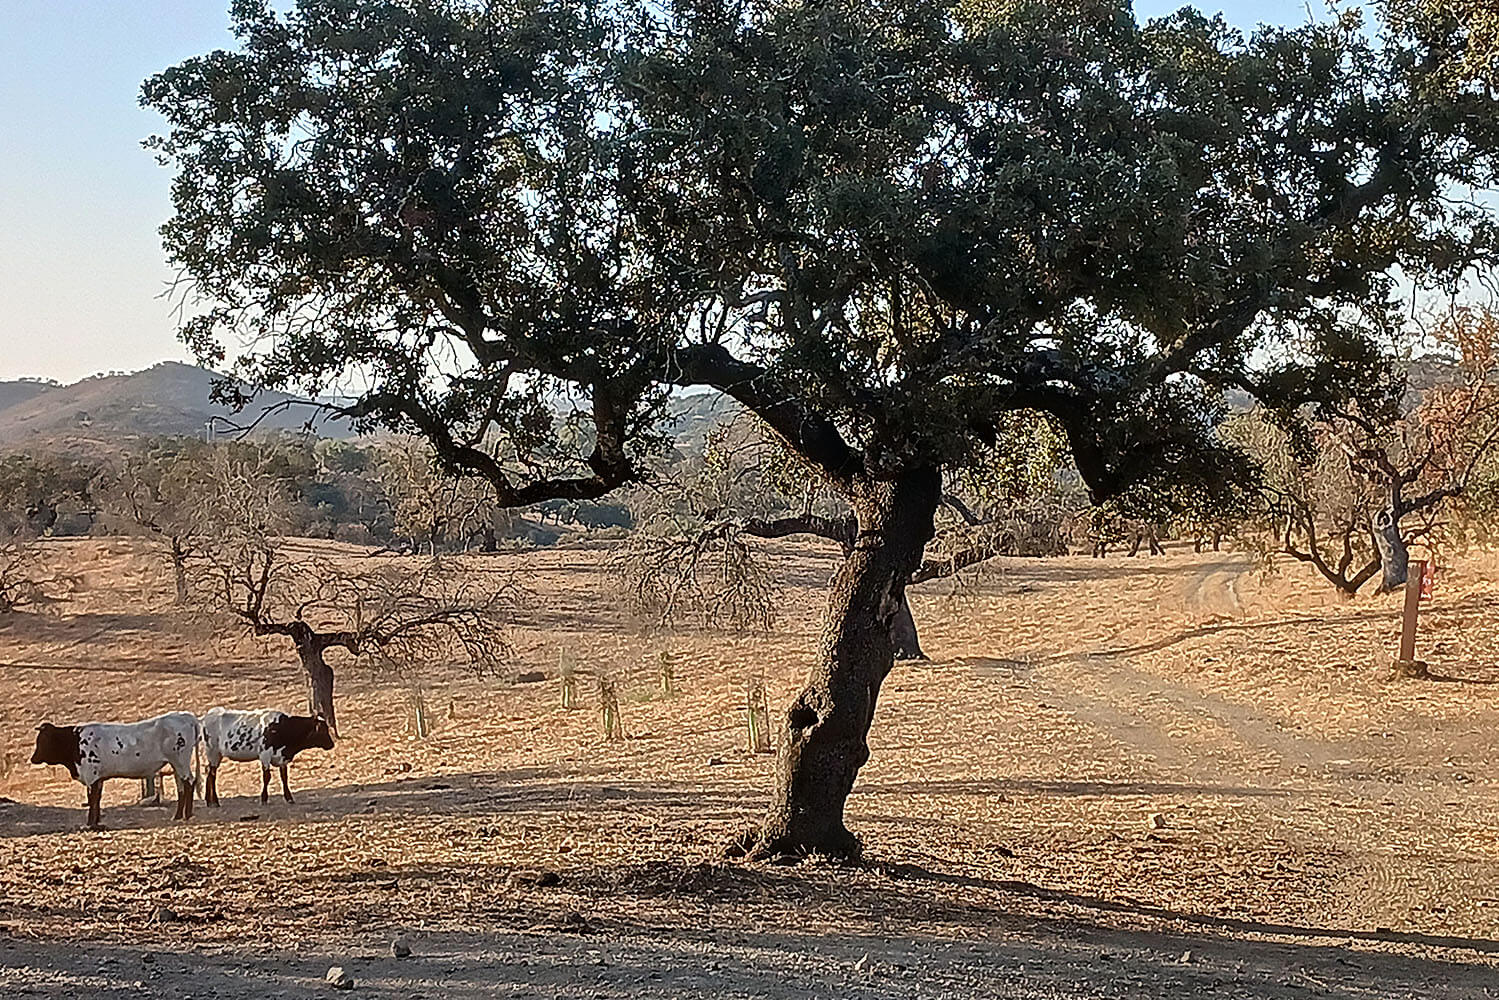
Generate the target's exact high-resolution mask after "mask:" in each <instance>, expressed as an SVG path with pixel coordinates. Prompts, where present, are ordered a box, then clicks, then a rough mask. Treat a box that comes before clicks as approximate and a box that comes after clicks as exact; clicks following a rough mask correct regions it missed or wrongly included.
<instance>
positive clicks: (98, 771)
mask: <svg viewBox="0 0 1499 1000" xmlns="http://www.w3.org/2000/svg"><path fill="white" fill-rule="evenodd" d="M199 736H200V730H199V728H198V718H197V716H195V715H193V714H192V713H191V712H168V713H166V714H165V715H158V716H156V717H155V718H151V719H144V720H142V721H140V722H85V723H82V724H81V725H76V726H54V725H53V724H52V723H50V722H43V723H42V724H41V725H40V726H38V727H37V729H36V751H35V752H34V753H33V754H32V755H31V762H32V763H33V764H57V765H61V766H62V767H65V768H67V769H68V773H69V774H71V775H72V776H73V777H74V778H75V779H76V780H78V781H79V782H80V783H82V785H83V787H85V788H87V789H88V826H89V828H90V829H97V828H98V827H99V825H100V824H99V819H100V815H99V814H100V805H99V804H100V800H101V799H102V798H103V795H104V781H105V779H107V778H153V777H154V776H155V775H156V773H157V772H158V771H160V770H161V769H162V768H164V767H170V768H171V769H172V773H173V774H174V775H175V776H176V778H177V814H176V818H177V819H191V818H192V815H193V787H194V785H196V783H197V778H196V776H195V775H194V774H193V754H194V753H195V752H196V751H197V749H198V739H199Z"/></svg>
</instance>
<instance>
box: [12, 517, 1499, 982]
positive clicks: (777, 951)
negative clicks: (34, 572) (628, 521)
mask: <svg viewBox="0 0 1499 1000" xmlns="http://www.w3.org/2000/svg"><path fill="white" fill-rule="evenodd" d="M777 551H778V558H779V559H780V565H782V566H783V568H784V571H785V573H786V576H787V578H788V579H789V580H791V581H793V583H794V585H795V586H797V587H799V588H803V591H804V592H801V593H793V594H792V595H791V597H790V599H788V600H787V602H786V606H787V607H788V608H790V609H792V610H791V613H790V616H789V620H788V621H786V622H785V623H784V627H783V628H781V629H779V630H778V631H777V632H776V634H774V635H772V636H769V637H733V636H722V635H705V634H702V633H679V634H672V635H660V634H641V631H640V629H639V628H638V623H633V622H631V621H629V619H628V617H627V616H626V615H624V614H623V613H622V612H621V611H619V610H618V609H615V608H613V607H612V606H610V604H609V602H608V601H607V600H604V599H601V598H600V595H601V594H603V593H606V592H607V589H608V586H609V583H608V581H607V580H606V579H604V578H603V577H601V576H600V575H599V574H598V572H597V567H598V565H599V562H600V553H599V552H597V551H587V550H582V551H555V552H547V553H540V554H536V555H532V556H527V557H524V558H518V559H512V557H506V561H507V562H510V561H515V562H517V563H518V564H519V565H520V566H521V567H522V568H523V569H524V571H525V573H526V577H527V579H528V581H530V585H531V586H532V588H533V590H534V594H533V597H532V599H531V601H530V602H529V603H528V606H527V608H528V610H527V611H526V618H525V621H524V622H522V623H521V624H520V625H519V626H518V627H517V630H516V647H517V651H518V657H519V659H520V661H521V662H519V663H518V664H517V667H518V669H550V668H552V667H554V666H555V663H556V657H557V655H558V650H559V649H560V648H566V649H568V650H569V651H570V652H572V653H574V654H575V655H577V656H578V658H579V661H580V662H581V663H582V664H583V665H584V667H585V669H607V670H610V671H611V672H613V673H615V674H616V675H617V676H618V677H619V678H620V679H621V686H622V690H623V691H625V692H626V694H625V698H626V700H625V702H624V705H623V714H624V717H625V722H626V727H627V730H628V732H629V735H630V737H631V738H630V739H628V740H626V741H625V742H624V743H623V744H615V745H608V744H604V743H602V742H601V741H600V740H599V738H598V735H597V732H598V722H597V719H596V717H595V715H594V713H593V712H592V711H589V710H580V711H574V712H562V711H561V710H559V709H557V708H556V691H555V685H554V684H553V683H550V682H548V683H543V684H530V685H517V686H511V685H508V684H505V683H501V682H494V681H483V682H476V681H474V680H472V679H471V678H466V677H464V676H462V675H459V674H452V675H438V676H434V677H431V678H428V679H427V681H426V687H427V700H428V704H429V707H432V708H433V709H434V710H435V713H436V714H438V715H439V716H440V721H439V728H438V731H437V733H436V734H435V735H434V736H433V737H432V738H431V739H429V740H427V741H416V740H413V739H409V738H408V737H407V735H406V730H407V728H408V726H409V717H410V709H409V707H408V705H407V698H408V692H407V691H406V690H405V689H404V688H402V687H400V686H398V685H394V684H391V683H389V682H382V681H379V680H378V679H375V678H371V677H368V676H365V675H361V674H358V673H355V672H353V671H352V670H351V671H350V672H347V673H345V674H344V675H343V677H342V678H341V680H340V694H341V697H342V698H343V705H344V708H343V710H342V714H344V716H345V726H344V728H345V730H346V736H348V737H350V738H349V739H348V740H346V741H345V742H343V743H341V744H340V746H339V748H338V750H337V752H336V753H335V754H334V755H331V756H329V757H319V758H308V759H306V760H302V759H299V760H298V763H297V766H296V767H295V768H294V770H293V775H294V777H293V785H294V788H296V789H297V790H298V791H299V802H298V804H297V805H295V806H291V807H286V806H284V805H282V804H280V803H279V802H274V801H273V802H272V803H271V804H270V805H269V806H266V807H261V806H260V805H259V803H258V802H255V801H251V800H249V799H248V798H245V796H247V795H248V794H249V793H250V791H251V790H252V788H253V789H255V790H258V782H257V780H256V776H254V775H253V770H254V769H253V768H246V769H242V770H240V771H238V772H234V773H232V774H231V773H230V772H227V771H226V772H225V776H224V779H225V780H224V785H223V789H224V795H225V799H226V802H227V803H228V804H227V806H226V808H225V809H224V810H223V811H222V812H221V813H208V812H206V811H204V812H200V813H199V816H198V818H196V819H195V820H194V822H193V823H192V824H190V825H188V826H186V827H183V826H174V825H172V824H170V823H169V822H168V820H167V817H168V816H169V815H170V813H169V811H168V810H156V809H148V808H144V807H134V806H130V805H126V804H125V803H127V802H128V800H129V798H130V792H131V789H128V788H126V787H125V786H126V784H127V783H125V782H119V783H117V784H118V785H119V787H118V788H115V787H114V786H113V785H112V786H111V787H110V788H109V789H108V790H107V791H106V797H105V819H106V822H107V823H109V824H110V825H111V826H112V828H113V829H112V830H111V831H110V832H106V833H103V834H97V835H89V834H83V833H80V832H78V831H77V825H78V823H79V821H80V819H81V808H80V807H81V801H82V793H81V791H80V790H79V789H78V786H76V785H70V784H68V783H67V782H66V780H65V775H58V774H53V773H49V772H47V771H45V770H43V769H33V768H30V767H29V766H27V765H25V764H24V760H25V757H26V755H27V754H28V753H29V739H30V732H31V730H32V728H33V726H34V724H35V721H36V720H37V719H39V718H41V717H44V716H45V717H51V718H53V719H54V720H62V719H67V720H70V721H71V720H76V719H78V718H81V717H85V716H104V715H117V716H125V715H129V714H135V713H142V712H144V711H147V710H151V711H155V710H160V709H161V708H164V707H178V706H180V707H186V708H193V709H196V710H199V711H202V710H204V709H206V708H207V707H209V706H210V705H212V704H217V703H240V704H270V703H277V704H282V705H286V706H288V707H293V706H295V705H296V704H297V692H298V682H297V675H296V672H295V669H294V668H292V667H291V666H289V665H287V662H286V661H287V659H288V657H287V656H286V655H285V652H284V651H282V650H279V649H277V648H276V647H273V646H271V647H259V646H256V645H254V644H249V643H246V644H229V645H224V646H221V647H211V646H209V647H205V646H204V645H202V644H201V643H199V642H197V641H194V640H192V639H191V638H190V637H189V635H188V634H187V632H186V631H185V630H186V629H188V628H189V625H190V623H187V622H185V621H184V620H182V619H180V618H179V617H177V616H175V615H174V614H173V613H171V612H169V611H166V610H163V608H165V605H166V597H165V591H164V589H163V588H162V586H161V584H162V581H161V580H160V579H159V576H160V575H159V573H157V571H156V565H155V563H154V562H152V561H151V560H150V558H149V557H148V555H147V554H146V553H144V552H142V551H137V550H136V549H135V547H134V546H133V545H132V544H130V543H125V542H103V543H100V542H86V543H71V544H70V545H67V546H62V545H59V546H58V547H57V552H56V554H57V557H58V558H64V559H66V560H67V561H68V563H69V565H71V566H73V567H75V568H76V569H78V570H80V571H81V572H82V574H83V577H84V585H85V590H84V591H83V592H82V593H81V594H80V595H79V598H78V600H77V601H76V602H74V603H73V604H70V605H63V606H60V607H58V608H56V609H54V610H51V611H49V612H45V613H40V614H28V615H22V616H17V617H16V618H15V619H14V620H13V621H12V622H10V623H7V624H5V625H0V663H3V664H6V666H3V667H0V684H3V685H4V689H5V694H6V696H7V697H6V698H5V699H4V700H3V701H0V727H3V732H4V733H5V734H7V735H6V736H5V737H4V740H5V742H4V750H3V751H0V752H3V753H4V754H5V755H8V760H9V761H10V767H9V771H10V773H9V775H8V776H7V775H6V774H5V773H4V772H5V770H6V766H5V759H6V758H0V795H3V796H6V797H8V798H10V799H12V800H15V802H14V804H9V805H0V995H4V996H9V995H12V994H15V995H40V996H93V995H99V994H100V993H101V992H102V991H104V990H109V991H113V992H117V993H119V994H121V995H123V996H130V995H132V990H134V991H135V995H150V996H205V995H208V996H221V997H241V996H243V997H251V996H256V997H259V996H275V995H278V993H279V994H284V995H285V996H288V997H299V996H311V995H319V996H322V995H328V994H329V993H331V990H330V988H329V987H327V986H325V985H324V984H322V982H321V979H322V974H323V972H324V971H325V970H326V969H327V967H328V965H330V964H335V963H336V964H341V965H344V966H345V967H346V968H348V969H349V971H350V972H351V973H352V974H353V975H354V976H355V978H356V979H357V980H358V981H359V986H358V988H357V994H356V995H374V996H392V997H397V996H399V997H406V996H418V995H425V996H430V997H468V996H503V995H517V996H567V997H571V996H582V997H588V996H602V997H614V996H626V995H628V996H646V997H651V996H662V997H676V996H702V995H711V996H785V997H791V996H805V995H825V996H855V997H858V996H871V997H874V996H881V997H883V996H892V997H896V996H901V997H904V996H931V997H940V996H953V997H960V996H1015V997H1094V996H1121V997H1133V996H1142V997H1143V996H1153V997H1160V996H1245V997H1253V996H1288V997H1289V996H1390V997H1397V996H1409V995H1412V994H1417V995H1433V996H1489V995H1499V970H1496V967H1495V963H1496V958H1499V955H1496V952H1499V941H1496V940H1495V938H1496V937H1499V933H1496V931H1499V918H1496V913H1499V794H1496V792H1499V786H1496V785H1495V783H1494V781H1493V780H1492V774H1491V772H1490V762H1491V761H1492V760H1494V759H1495V758H1496V756H1499V755H1496V753H1495V750H1496V749H1499V746H1496V743H1499V725H1496V722H1499V718H1496V715H1499V713H1496V711H1495V708H1496V702H1495V693H1496V689H1495V688H1494V687H1493V686H1492V685H1493V684H1494V683H1495V682H1496V681H1499V641H1496V640H1499V622H1496V616H1495V615H1494V613H1493V608H1494V602H1495V598H1496V596H1499V586H1495V585H1494V584H1493V583H1491V582H1490V581H1491V580H1492V579H1493V577H1494V573H1493V571H1494V568H1495V567H1494V564H1493V563H1490V562H1478V561H1468V562H1460V563H1459V564H1458V565H1457V566H1456V567H1455V568H1454V570H1453V571H1452V572H1451V573H1448V574H1446V575H1445V576H1444V577H1443V578H1442V579H1441V581H1440V583H1439V591H1438V596H1437V600H1436V601H1435V603H1434V604H1433V606H1432V608H1431V610H1430V611H1429V612H1428V614H1427V621H1426V623H1425V626H1424V628H1423V647H1422V649H1423V655H1424V656H1425V657H1426V658H1427V659H1428V660H1430V661H1431V662H1432V665H1433V669H1434V671H1435V672H1436V673H1437V674H1438V676H1441V677H1444V678H1449V679H1447V680H1439V681H1430V682H1412V681H1392V680H1390V679H1389V677H1388V673H1387V670H1386V664H1387V660H1388V650H1389V649H1390V648H1391V646H1392V643H1393V636H1394V632H1395V629H1396V628H1397V627H1398V626H1397V623H1396V611H1397V605H1396V600H1397V599H1394V598H1384V599H1377V600H1375V599H1370V600H1361V601H1358V602H1355V603H1351V604H1344V603H1340V602H1337V601H1334V600H1331V599H1329V598H1328V597H1326V596H1324V595H1323V594H1322V593H1321V591H1320V590H1319V589H1318V588H1317V587H1316V586H1315V585H1314V582H1313V581H1310V580H1303V579H1302V578H1300V577H1295V578H1286V579H1272V580H1270V581H1268V582H1267V581H1262V580H1261V579H1260V578H1259V577H1258V576H1257V575H1256V574H1255V573H1253V572H1251V571H1250V567H1249V565H1248V563H1247V561H1245V560H1243V559H1241V558H1239V557H1236V556H1234V555H1231V554H1226V553H1223V554H1204V555H1202V556H1193V555H1191V554H1189V553H1183V552H1173V553H1172V554H1170V555H1168V556H1167V557H1165V558H1163V559H1156V560H1146V559H1143V558H1139V559H1133V560H1131V559H1125V558H1116V559H1108V560H1102V561H1093V560H1088V559H1080V558H1077V559H1062V560H1054V561H1049V562H1041V563H1031V562H1025V563H1022V562H1015V563H1009V564H1006V565H1003V566H1001V567H1000V568H999V569H998V570H997V571H996V572H993V573H991V574H989V575H987V576H986V577H985V578H984V579H983V580H982V581H981V582H980V585H979V586H978V587H976V588H970V589H969V590H966V591H964V592H962V593H961V594H959V595H956V596H948V595H946V594H945V593H944V588H942V587H940V586H929V587H928V588H927V590H926V591H925V592H923V593H922V594H921V595H920V596H918V598H917V599H916V602H915V607H916V611H917V615H918V620H919V621H920V622H921V625H922V627H923V643H924V645H925V646H926V648H927V651H928V652H929V653H930V654H931V655H932V656H933V657H934V659H933V660H932V662H930V663H925V664H914V665H909V666H901V667H899V668H898V669H897V673H896V674H895V675H893V676H892V678H891V680H890V681H889V683H888V684H887V687H886V692H885V694H884V695H883V698H882V702H881V706H880V715H879V718H878V719H877V722H876V731H875V734H874V738H873V744H874V746H873V750H874V756H873V759H872V761H871V763H870V765H869V766H868V767H867V768H866V769H865V771H864V773H863V774H862V776H861V781H860V785H859V787H858V788H857V789H856V793H855V795H854V797H853V798H852V799H851V800H850V804H849V810H850V822H851V824H852V825H853V826H855V827H856V828H857V829H858V830H859V831H860V832H861V833H862V834H863V835H864V836H865V839H866V843H867V848H868V854H869V861H870V866H869V867H867V868H865V869H862V870H858V871H848V870H843V869H833V868H826V867H821V866H816V865H813V866H804V867H802V868H797V869H791V870H786V869H745V868H741V867H737V866H728V867H724V866H720V865H718V864H717V863H716V861H715V860H714V857H715V854H714V850H715V847H716V845H717V844H718V843H721V842H722V841H723V840H724V839H725V838H726V837H727V836H728V834H729V833H730V831H732V830H733V829H734V828H735V826H736V825H737V824H739V823H741V822H743V821H744V820H745V819H746V818H749V817H752V816H753V814H754V813H755V811H756V809H757V808H758V804H759V802H760V801H761V796H762V795H763V791H764V788H765V782H766V780H767V772H768V768H769V761H768V759H767V758H764V757H760V756H755V755H751V754H747V753H745V752H744V751H743V750H742V748H741V747H742V721H741V720H742V716H741V714H740V713H739V711H738V708H737V706H738V704H739V699H740V698H741V697H742V694H741V692H742V687H741V684H742V680H743V678H744V677H745V676H746V675H748V674H750V673H752V672H755V671H758V670H764V671H765V673H766V676H767V679H768V681H769V683H770V687H771V692H772V698H773V699H775V700H783V699H784V698H785V697H787V696H788V695H789V693H790V692H791V690H792V689H793V687H794V685H795V681H796V676H797V673H798V670H799V668H800V664H802V663H803V662H805V661H804V657H805V656H806V655H807V649H808V648H809V645H810V637H811V634H812V630H813V628H814V627H815V616H816V612H817V610H818V604H819V602H818V599H817V596H816V593H815V587H816V585H817V583H818V581H819V580H820V579H821V578H822V576H823V575H824V574H825V573H826V572H827V571H828V568H829V566H830V562H829V561H828V556H827V554H825V553H821V554H817V555H805V554H803V555H798V554H796V550H794V549H790V548H786V549H780V550H777ZM663 648H666V649H669V650H671V651H672V652H673V653H675V654H676V655H677V657H678V659H679V667H678V676H679V683H680V687H681V694H680V695H679V696H678V697H675V698H672V699H662V698H659V697H655V696H653V695H652V694H651V693H650V692H651V689H652V687H653V677H652V673H651V672H652V666H651V664H652V663H653V662H654V658H655V654H656V653H657V652H658V651H659V650H661V649H663ZM267 665H271V666H267ZM585 691H586V685H585ZM391 734H395V736H394V738H392V736H391ZM713 760H721V761H722V763H721V764H712V763H710V761H713ZM231 795H235V796H239V798H236V799H235V800H234V801H229V799H230V796H231ZM538 870H547V871H556V872H558V873H559V874H560V876H561V884H560V885H556V886H548V887H538V886H535V885H531V884H529V882H530V881H531V879H530V875H529V873H531V872H534V871H538ZM162 907H167V908H168V909H170V910H171V911H174V912H175V914H176V916H178V917H180V918H181V919H180V920H178V921H172V920H168V921H166V922H161V921H160V920H159V919H156V918H159V916H160V910H161V908H162ZM571 913H576V914H579V915H580V916H581V917H582V918H583V919H584V920H585V921H586V922H587V924H588V932H587V933H579V932H578V929H577V928H576V927H572V926H570V925H568V924H566V923H565V922H561V921H562V918H563V917H564V916H565V915H567V914H571ZM153 920H156V922H153ZM552 925H556V926H555V927H553V926H552ZM402 927H404V928H408V929H409V930H410V933H411V936H412V942H413V947H414V949H415V951H416V954H415V955H414V956H413V957H412V958H411V959H407V960H404V961H401V962H398V961H396V960H394V959H391V958H389V957H381V956H385V955H386V952H387V949H388V945H389V940H390V937H391V935H392V934H393V933H395V931H396V929H398V928H402ZM81 943H85V944H81ZM195 949H197V950H195ZM147 951H149V952H151V953H153V954H154V955H155V957H156V960H155V961H154V963H152V964H149V965H148V964H146V963H144V962H143V961H142V958H141V955H142V953H144V952H147ZM1185 952H1190V953H1191V954H1190V955H1189V956H1188V957H1187V959H1186V960H1185V961H1184V960H1183V953H1185ZM865 955H868V958H867V959H865V958H864V956H865ZM715 964H716V965H717V968H714V965H715ZM653 973H654V974H656V975H658V976H659V977H660V978H653V977H652V974H653ZM132 984H141V985H139V986H135V985H132ZM27 990H31V991H32V992H31V993H27V992H25V991H27ZM1490 991H1492V992H1490Z"/></svg>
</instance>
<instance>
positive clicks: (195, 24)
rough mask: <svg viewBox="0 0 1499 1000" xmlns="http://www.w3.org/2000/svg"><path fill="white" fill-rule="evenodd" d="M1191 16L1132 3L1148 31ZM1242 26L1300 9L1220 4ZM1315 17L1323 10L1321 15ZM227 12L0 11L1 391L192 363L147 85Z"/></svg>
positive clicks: (206, 0) (1294, 2)
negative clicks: (1169, 15) (1171, 17)
mask: <svg viewBox="0 0 1499 1000" xmlns="http://www.w3.org/2000/svg"><path fill="white" fill-rule="evenodd" d="M1179 6H1181V3H1180V2H1179V0H1137V2H1136V11H1137V12H1138V14H1139V15H1140V16H1141V17H1152V16H1156V15H1159V14H1162V13H1166V12H1169V11H1171V10H1174V9H1176V8H1177V7H1179ZM1200 6H1203V7H1207V8H1209V9H1219V8H1220V7H1221V9H1223V10H1224V12H1225V13H1226V14H1227V16H1228V18H1229V20H1230V21H1232V22H1234V23H1235V24H1238V25H1241V26H1243V27H1252V26H1253V25H1254V24H1257V23H1278V24H1285V23H1295V22H1300V21H1304V20H1306V18H1307V16H1308V14H1307V9H1308V8H1307V5H1306V3H1305V0H1220V3H1216V4H1215V3H1211V2H1208V3H1202V4H1200ZM1318 6H1319V8H1320V3H1319V4H1318ZM227 9H228V2H227V0H0V379H7V378H16V377H19V376H41V377H46V378H54V379H58V380H60V381H64V382H70V381H74V380H76V379H79V378H82V377H84V376H86V375H91V374H94V373H96V372H101V371H110V370H124V371H128V370H134V369H138V368H144V367H147V366H149V365H152V364H155V363H156V362H158V361H162V360H166V359H169V358H179V359H181V358H185V352H184V351H183V349H182V346H181V345H180V344H179V343H178V342H177V338H176V322H175V320H174V318H173V316H172V313H171V306H170V303H169V302H168V301H167V300H166V299H165V298H163V297H162V293H163V291H164V290H165V288H166V283H167V281H168V279H169V278H170V272H169V270H168V269H167V266H166V263H165V261H164V260H163V257H162V252H161V245H160V242H159V240H158V238H157V233H156V230H157V227H158V226H159V225H160V224H161V223H162V222H163V221H164V220H165V219H166V218H167V216H168V214H169V212H170V207H169V203H168V198H167V185H168V182H169V180H170V175H169V173H168V171H167V170H165V169H164V168H161V167H158V166H157V165H156V163H155V161H154V160H153V159H152V157H151V155H150V154H149V153H147V152H146V151H145V150H143V149H142V148H141V145H140V142H141V140H142V139H144V138H145V137H146V136H148V135H150V134H151V133H152V132H153V131H156V130H157V128H158V122H159V119H158V118H157V116H155V115H154V114H152V113H150V112H147V111H144V110H142V109H141V108H140V107H139V106H138V104H137V103H136V95H137V93H138V91H139V87H140V83H141V81H142V80H143V79H145V78H146V77H147V76H149V75H151V74H152V73H154V72H156V71H158V70H161V69H164V68H165V67H167V66H169V65H171V64H173V63H175V62H178V61H180V60H182V59H184V58H186V57H188V56H191V55H195V54H197V53H200V52H204V51H207V50H209V49H213V48H218V47H222V46H224V45H227V44H229V43H230V42H231V41H232V39H231V38H230V36H229V34H228V32H227V31H226V30H225V24H226V22H227V14H226V11H227Z"/></svg>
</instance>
